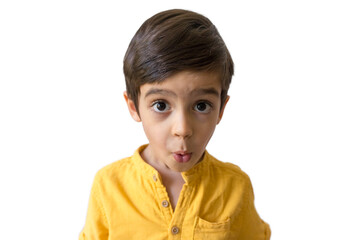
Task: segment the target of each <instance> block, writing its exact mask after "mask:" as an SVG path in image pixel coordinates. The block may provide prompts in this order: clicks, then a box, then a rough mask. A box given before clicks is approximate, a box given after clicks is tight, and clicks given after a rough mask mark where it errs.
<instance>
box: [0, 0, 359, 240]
mask: <svg viewBox="0 0 360 240" xmlns="http://www.w3.org/2000/svg"><path fill="white" fill-rule="evenodd" d="M170 8H185V9H189V10H194V11H197V12H200V13H202V14H204V15H205V16H207V17H209V18H210V19H211V20H212V22H213V23H214V24H215V25H216V26H217V28H218V30H219V32H220V34H221V35H222V36H223V38H224V40H225V42H226V44H227V46H228V48H229V50H230V52H231V54H232V56H233V59H234V62H235V67H236V73H235V76H234V78H233V83H232V85H231V88H230V92H229V94H230V95H231V99H230V102H229V104H228V106H227V109H226V111H225V115H224V118H223V121H222V123H221V124H220V125H219V126H218V128H217V130H216V132H215V134H214V136H213V139H212V140H211V142H210V144H209V146H208V150H209V152H210V153H211V154H213V155H214V156H216V157H217V158H219V159H221V160H223V161H228V162H233V163H235V164H238V165H239V166H240V167H241V168H242V169H243V170H244V171H245V172H247V173H248V174H249V175H250V178H251V179H252V182H253V186H254V190H255V197H256V202H255V203H256V207H257V210H258V212H259V214H260V216H261V217H262V218H263V219H264V220H265V221H267V222H268V223H269V224H270V226H271V228H272V239H278V240H289V239H291V240H297V239H299V240H304V239H306V240H309V239H316V240H317V239H347V240H350V239H360V234H359V226H360V220H359V215H360V206H359V205H360V194H359V185H360V174H359V170H360V167H359V165H358V162H359V161H360V127H359V123H360V94H359V92H360V83H359V81H360V70H359V69H360V47H359V45H360V44H359V43H360V14H359V12H360V8H359V5H358V1H348V0H342V1H340V0H338V1H331V0H330V1H320V0H311V1H310V0H303V1H285V0H283V1H280V0H276V1H237V2H235V1H232V2H230V1H194V0H192V1H184V0H183V1H177V3H172V1H143V2H141V1H126V3H125V1H78V0H72V1H1V3H0V79H1V82H0V116H1V117H0V160H1V164H0V239H6V240H12V239H40V240H42V239H52V240H64V239H77V238H78V234H79V232H80V230H81V229H82V227H83V224H84V222H85V216H86V209H87V204H88V198H89V191H90V188H91V184H92V181H93V177H94V175H95V173H96V171H97V170H99V169H100V168H102V167H103V166H105V165H107V164H109V163H111V162H114V161H116V160H118V159H121V158H123V157H126V156H130V155H131V154H132V153H133V152H134V150H135V149H136V148H137V147H138V146H139V145H141V144H143V143H146V138H145V137H144V134H143V132H142V127H141V124H139V123H136V122H134V121H133V120H132V119H131V118H130V116H129V114H128V112H127V109H126V106H125V102H124V100H123V97H122V93H123V91H124V90H125V84H124V77H123V74H122V60H123V56H124V53H125V51H126V49H127V46H128V44H129V42H130V40H131V38H132V36H133V35H134V33H135V32H136V30H137V29H138V28H139V27H140V25H141V24H142V23H143V22H144V20H146V19H147V18H149V17H150V16H152V15H153V14H155V13H157V12H159V11H162V10H167V9H170Z"/></svg>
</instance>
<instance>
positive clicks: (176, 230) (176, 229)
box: [171, 226, 180, 235]
mask: <svg viewBox="0 0 360 240" xmlns="http://www.w3.org/2000/svg"><path fill="white" fill-rule="evenodd" d="M179 231H180V229H179V228H178V227H176V226H174V227H172V228H171V233H172V234H173V235H176V234H178V233H179Z"/></svg>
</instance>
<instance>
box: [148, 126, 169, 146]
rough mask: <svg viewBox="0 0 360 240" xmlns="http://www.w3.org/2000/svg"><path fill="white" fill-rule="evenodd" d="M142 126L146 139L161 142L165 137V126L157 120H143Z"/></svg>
mask: <svg viewBox="0 0 360 240" xmlns="http://www.w3.org/2000/svg"><path fill="white" fill-rule="evenodd" d="M143 128H144V132H145V135H146V136H147V138H148V140H149V141H151V142H153V143H156V142H158V143H161V142H163V141H164V139H165V133H166V130H165V129H166V128H165V126H164V125H162V124H159V123H158V122H143Z"/></svg>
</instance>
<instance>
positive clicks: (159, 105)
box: [151, 101, 170, 113]
mask: <svg viewBox="0 0 360 240" xmlns="http://www.w3.org/2000/svg"><path fill="white" fill-rule="evenodd" d="M151 107H152V108H153V109H154V111H155V112H159V113H163V112H166V111H168V110H169V109H170V106H169V104H167V103H166V102H164V101H156V102H154V103H153V104H152V105H151Z"/></svg>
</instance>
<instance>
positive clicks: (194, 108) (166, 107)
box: [151, 99, 213, 113]
mask: <svg viewBox="0 0 360 240" xmlns="http://www.w3.org/2000/svg"><path fill="white" fill-rule="evenodd" d="M159 103H163V104H165V105H166V106H165V109H164V110H159V109H156V105H157V104H159ZM201 103H204V104H206V106H207V107H208V108H207V109H206V111H197V110H196V107H197V106H198V105H199V104H201ZM151 108H152V110H154V111H155V112H156V113H165V112H167V111H169V109H170V106H169V104H168V103H167V102H166V101H165V100H161V99H159V100H156V101H154V102H153V103H152V104H151ZM212 108H213V105H212V103H211V102H209V101H206V100H200V101H198V102H196V103H195V104H194V106H193V110H194V111H196V112H199V113H209V112H210V111H211V110H212Z"/></svg>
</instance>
